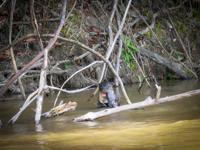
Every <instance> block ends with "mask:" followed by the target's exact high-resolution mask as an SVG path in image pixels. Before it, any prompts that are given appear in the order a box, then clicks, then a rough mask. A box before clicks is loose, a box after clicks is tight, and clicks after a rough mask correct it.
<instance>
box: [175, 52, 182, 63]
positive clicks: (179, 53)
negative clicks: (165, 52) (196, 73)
mask: <svg viewBox="0 0 200 150" xmlns="http://www.w3.org/2000/svg"><path fill="white" fill-rule="evenodd" d="M173 56H174V57H175V58H176V59H177V60H179V61H182V60H183V59H184V54H183V53H182V52H179V51H174V52H173Z"/></svg>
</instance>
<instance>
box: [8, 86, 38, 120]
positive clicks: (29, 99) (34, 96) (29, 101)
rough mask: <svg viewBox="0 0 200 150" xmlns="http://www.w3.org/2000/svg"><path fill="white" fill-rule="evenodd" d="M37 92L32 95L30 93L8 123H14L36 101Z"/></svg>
mask: <svg viewBox="0 0 200 150" xmlns="http://www.w3.org/2000/svg"><path fill="white" fill-rule="evenodd" d="M37 92H38V89H37V90H35V91H34V92H33V93H31V94H30V95H29V96H28V97H27V99H26V101H25V102H24V104H23V106H22V107H21V108H20V110H19V111H18V112H17V114H15V115H14V116H13V117H12V118H11V119H10V120H9V121H8V123H15V122H16V121H17V119H18V118H19V116H20V115H21V113H22V112H23V111H24V110H25V109H26V108H27V107H28V106H29V105H30V104H31V103H32V102H33V101H34V100H35V99H36V97H37Z"/></svg>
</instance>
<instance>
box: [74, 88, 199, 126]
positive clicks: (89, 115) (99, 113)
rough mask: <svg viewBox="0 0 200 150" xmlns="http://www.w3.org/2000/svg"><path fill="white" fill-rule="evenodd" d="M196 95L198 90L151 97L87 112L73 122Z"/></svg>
mask: <svg viewBox="0 0 200 150" xmlns="http://www.w3.org/2000/svg"><path fill="white" fill-rule="evenodd" d="M198 94H200V89H198V90H193V91H189V92H185V93H181V94H177V95H173V96H166V97H163V98H160V99H157V100H156V99H152V98H151V97H147V98H146V99H145V100H144V101H142V102H138V103H133V104H128V105H123V106H119V107H116V108H110V109H104V110H101V111H97V112H88V113H87V114H85V115H82V116H80V117H77V118H74V121H75V122H79V121H90V120H95V119H97V118H100V117H104V116H108V115H111V114H114V113H118V112H121V111H125V110H133V109H138V108H144V107H147V106H153V105H158V104H161V103H165V102H170V101H175V100H180V99H183V98H187V97H191V96H194V95H198Z"/></svg>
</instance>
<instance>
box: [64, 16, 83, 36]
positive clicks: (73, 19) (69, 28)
mask: <svg viewBox="0 0 200 150" xmlns="http://www.w3.org/2000/svg"><path fill="white" fill-rule="evenodd" d="M79 21H80V18H79V15H78V14H76V13H75V14H72V15H71V16H70V17H69V19H68V23H67V24H65V25H64V26H63V28H62V30H61V32H62V33H63V34H64V36H65V37H67V36H69V35H72V34H73V32H74V30H75V29H74V27H75V26H76V24H78V22H79Z"/></svg>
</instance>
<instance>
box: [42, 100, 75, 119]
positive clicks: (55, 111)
mask: <svg viewBox="0 0 200 150" xmlns="http://www.w3.org/2000/svg"><path fill="white" fill-rule="evenodd" d="M77 105H78V104H77V102H71V101H69V102H68V103H64V104H60V105H58V106H56V107H54V108H52V109H51V110H50V111H48V112H45V113H43V114H42V116H43V117H46V118H50V117H55V116H58V115H61V114H63V113H65V112H68V111H74V110H75V109H76V107H77Z"/></svg>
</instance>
